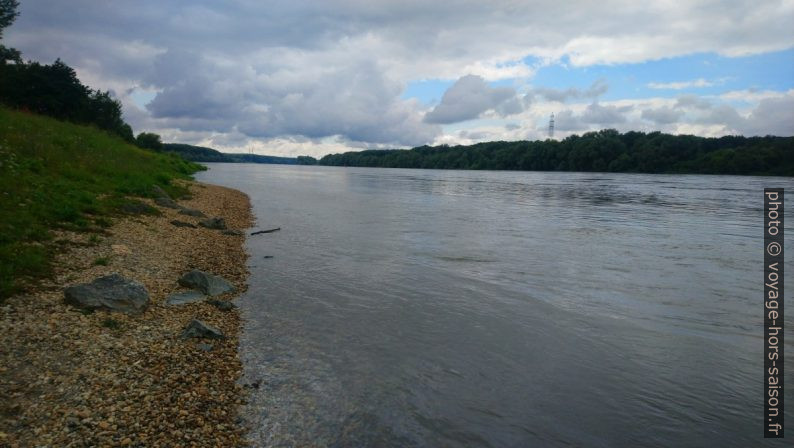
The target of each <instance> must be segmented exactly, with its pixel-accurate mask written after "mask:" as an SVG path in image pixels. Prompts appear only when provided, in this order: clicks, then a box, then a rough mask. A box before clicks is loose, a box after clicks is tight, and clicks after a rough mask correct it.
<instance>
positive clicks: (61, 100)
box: [0, 0, 159, 149]
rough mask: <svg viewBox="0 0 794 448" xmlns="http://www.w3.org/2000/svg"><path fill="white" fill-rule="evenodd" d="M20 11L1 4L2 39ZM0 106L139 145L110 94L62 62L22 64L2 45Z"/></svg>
mask: <svg viewBox="0 0 794 448" xmlns="http://www.w3.org/2000/svg"><path fill="white" fill-rule="evenodd" d="M18 7H19V2H18V1H17V0H0V38H2V31H3V29H5V28H6V27H8V26H9V25H11V24H12V23H13V22H14V20H15V19H16V17H17V16H18V15H19V13H18V12H17V8H18ZM0 104H3V105H5V106H9V107H12V108H15V109H20V110H25V111H29V112H34V113H37V114H41V115H48V116H51V117H54V118H57V119H59V120H66V121H71V122H74V123H79V124H91V125H94V126H96V127H98V128H100V129H104V130H106V131H108V132H110V133H112V134H116V135H118V136H120V137H121V138H123V139H124V140H126V141H127V142H129V143H136V139H135V138H134V137H133V134H132V128H131V127H130V126H129V125H128V124H127V123H125V122H124V120H123V119H122V113H121V103H120V102H119V101H118V100H116V99H114V98H113V97H112V96H111V94H110V92H103V91H101V90H94V89H91V88H89V87H87V86H85V85H83V83H81V82H80V80H79V79H78V78H77V74H76V73H75V71H74V69H72V68H71V67H69V66H68V65H66V64H65V63H64V62H63V61H61V60H60V59H58V60H56V61H55V62H54V63H52V64H50V65H45V64H40V63H38V62H23V61H22V55H21V54H20V52H19V51H18V50H15V49H13V48H7V47H5V46H3V45H0ZM158 139H159V137H158ZM144 143H149V141H148V140H146V141H144ZM153 149H154V148H153Z"/></svg>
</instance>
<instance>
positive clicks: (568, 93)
mask: <svg viewBox="0 0 794 448" xmlns="http://www.w3.org/2000/svg"><path fill="white" fill-rule="evenodd" d="M607 90H609V85H608V84H607V82H606V80H605V79H598V80H596V81H595V82H593V84H592V85H591V86H590V87H588V88H587V89H584V90H580V89H577V88H575V87H569V88H567V89H550V88H537V89H534V90H533V91H532V93H533V94H535V95H539V96H541V97H543V98H544V99H546V100H547V101H557V102H559V103H564V102H566V101H568V100H570V99H581V98H597V97H599V96H601V95H603V94H605V93H607Z"/></svg>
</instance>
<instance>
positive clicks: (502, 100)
mask: <svg viewBox="0 0 794 448" xmlns="http://www.w3.org/2000/svg"><path fill="white" fill-rule="evenodd" d="M488 110H497V111H498V112H499V113H502V114H504V115H512V114H516V113H519V112H521V111H522V110H523V106H522V104H521V102H520V101H519V100H518V99H517V98H516V90H515V89H513V88H510V87H490V86H489V85H488V84H487V83H486V82H485V80H484V79H483V78H481V77H479V76H475V75H466V76H464V77H462V78H460V79H458V80H457V81H456V82H455V84H453V85H452V86H451V87H450V88H449V89H447V91H446V92H444V96H443V97H442V98H441V102H440V103H439V104H438V105H437V106H436V107H435V108H434V109H433V110H431V111H430V112H428V113H427V115H425V121H426V122H428V123H439V124H445V123H457V122H460V121H465V120H471V119H474V118H477V117H479V116H480V114H482V113H483V112H486V111H488Z"/></svg>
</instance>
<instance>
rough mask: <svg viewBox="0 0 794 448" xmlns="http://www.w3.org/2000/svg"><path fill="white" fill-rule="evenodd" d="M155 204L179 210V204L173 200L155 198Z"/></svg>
mask: <svg viewBox="0 0 794 448" xmlns="http://www.w3.org/2000/svg"><path fill="white" fill-rule="evenodd" d="M154 203H155V204H157V205H159V206H160V207H168V208H174V209H177V208H179V204H177V203H176V202H174V200H173V199H171V198H155V199H154Z"/></svg>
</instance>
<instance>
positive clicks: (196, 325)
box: [182, 319, 226, 339]
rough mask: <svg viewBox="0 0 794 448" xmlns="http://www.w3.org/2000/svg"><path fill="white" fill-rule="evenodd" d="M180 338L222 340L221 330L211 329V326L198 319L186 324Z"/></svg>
mask: <svg viewBox="0 0 794 448" xmlns="http://www.w3.org/2000/svg"><path fill="white" fill-rule="evenodd" d="M182 337H183V338H185V339H187V338H209V339H224V338H225V337H226V336H224V335H223V332H221V330H219V329H217V328H215V327H213V326H212V325H210V324H208V323H206V322H202V321H200V320H198V319H193V320H191V321H190V323H188V324H187V326H186V327H185V329H184V330H183V331H182Z"/></svg>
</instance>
